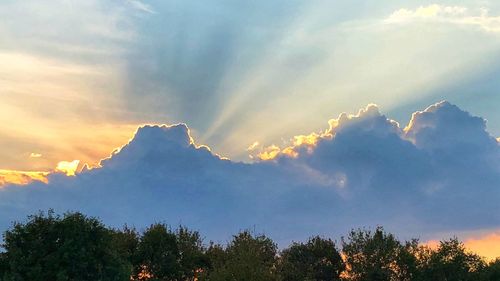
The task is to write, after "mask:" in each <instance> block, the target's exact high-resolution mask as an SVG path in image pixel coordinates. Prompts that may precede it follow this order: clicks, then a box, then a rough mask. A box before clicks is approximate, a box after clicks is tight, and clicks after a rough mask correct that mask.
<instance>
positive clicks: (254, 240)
mask: <svg viewBox="0 0 500 281" xmlns="http://www.w3.org/2000/svg"><path fill="white" fill-rule="evenodd" d="M220 250H221V248H219V247H217V246H215V247H213V248H212V249H209V251H208V256H209V257H211V259H212V260H211V264H212V268H211V271H210V272H208V274H206V275H204V279H205V280H211V281H272V280H278V275H277V273H276V270H275V267H274V265H275V262H276V253H277V246H276V244H275V243H274V242H273V241H272V240H271V239H269V238H267V237H266V236H264V235H260V236H253V235H252V234H251V233H250V232H249V231H243V232H241V233H239V234H238V235H236V236H234V237H233V240H232V241H231V242H230V243H229V245H228V246H227V247H226V249H225V251H224V252H223V254H222V253H221V252H220Z"/></svg>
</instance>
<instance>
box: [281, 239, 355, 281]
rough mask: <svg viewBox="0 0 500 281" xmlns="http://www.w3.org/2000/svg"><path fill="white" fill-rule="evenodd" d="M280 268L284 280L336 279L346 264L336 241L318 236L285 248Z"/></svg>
mask: <svg viewBox="0 0 500 281" xmlns="http://www.w3.org/2000/svg"><path fill="white" fill-rule="evenodd" d="M279 268H280V274H281V278H282V280H284V281H334V280H341V279H340V275H341V274H342V272H343V271H344V269H345V265H344V262H343V261H342V257H341V256H340V253H339V252H338V250H337V248H336V246H335V243H334V242H333V241H332V240H331V239H323V238H321V237H319V236H316V237H313V238H311V239H309V241H307V243H293V245H292V246H290V247H289V248H288V249H285V250H283V252H282V253H281V260H280V266H279Z"/></svg>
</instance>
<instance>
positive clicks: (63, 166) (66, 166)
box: [56, 160, 80, 176]
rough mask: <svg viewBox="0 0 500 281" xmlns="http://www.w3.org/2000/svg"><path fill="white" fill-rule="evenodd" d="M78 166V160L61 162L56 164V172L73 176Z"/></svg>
mask: <svg viewBox="0 0 500 281" xmlns="http://www.w3.org/2000/svg"><path fill="white" fill-rule="evenodd" d="M79 164H80V160H73V161H71V162H68V161H61V162H59V163H57V167H56V172H63V173H65V174H66V175H67V176H74V175H75V174H76V170H77V169H78V165H79Z"/></svg>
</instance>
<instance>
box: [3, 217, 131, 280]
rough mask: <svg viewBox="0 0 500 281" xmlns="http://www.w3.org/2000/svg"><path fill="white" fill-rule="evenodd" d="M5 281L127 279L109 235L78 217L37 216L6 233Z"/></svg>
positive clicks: (126, 267)
mask: <svg viewBox="0 0 500 281" xmlns="http://www.w3.org/2000/svg"><path fill="white" fill-rule="evenodd" d="M3 246H4V248H5V250H6V253H5V257H6V259H7V263H8V264H7V274H6V278H5V279H6V280H30V281H38V280H40V281H45V280H56V281H59V280H82V281H83V280H103V281H104V280H128V279H129V278H130V271H129V269H130V266H129V265H128V264H127V261H126V260H125V259H123V258H122V257H121V256H120V255H119V254H118V253H117V252H116V251H115V249H114V248H113V246H112V232H111V231H110V230H108V229H107V228H106V227H104V225H103V224H102V223H101V222H100V221H99V220H97V219H96V218H89V217H86V216H84V215H82V214H80V213H67V214H65V215H64V216H63V217H60V216H55V215H54V213H53V212H52V211H49V212H48V213H47V215H45V214H44V213H39V214H38V215H33V216H29V217H28V221H27V222H26V223H15V224H14V226H13V229H11V230H8V231H6V232H5V234H4V245H3Z"/></svg>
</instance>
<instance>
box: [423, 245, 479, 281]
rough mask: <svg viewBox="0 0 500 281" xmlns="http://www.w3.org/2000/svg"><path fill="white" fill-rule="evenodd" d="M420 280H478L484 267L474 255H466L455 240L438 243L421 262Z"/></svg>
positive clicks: (462, 247)
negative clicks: (435, 248) (434, 249)
mask: <svg viewBox="0 0 500 281" xmlns="http://www.w3.org/2000/svg"><path fill="white" fill-rule="evenodd" d="M421 263H422V265H421V272H422V276H421V279H420V280H447V281H469V280H470V281H473V280H480V279H481V278H482V275H483V274H484V270H485V267H486V264H485V262H484V261H483V259H481V257H479V256H478V255H476V254H472V253H468V252H466V250H465V246H464V245H463V244H462V243H461V242H460V241H458V240H457V239H456V238H453V239H450V240H448V241H442V242H440V245H439V247H438V249H437V250H436V251H432V252H431V253H430V255H428V256H427V258H425V259H422V260H421Z"/></svg>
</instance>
